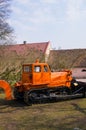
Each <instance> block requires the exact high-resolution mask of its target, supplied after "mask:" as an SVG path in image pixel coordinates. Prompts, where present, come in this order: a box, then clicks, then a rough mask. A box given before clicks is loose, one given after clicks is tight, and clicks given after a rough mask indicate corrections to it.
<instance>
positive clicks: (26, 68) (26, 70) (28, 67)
mask: <svg viewBox="0 0 86 130" xmlns="http://www.w3.org/2000/svg"><path fill="white" fill-rule="evenodd" d="M31 70H32V67H31V66H24V72H31Z"/></svg>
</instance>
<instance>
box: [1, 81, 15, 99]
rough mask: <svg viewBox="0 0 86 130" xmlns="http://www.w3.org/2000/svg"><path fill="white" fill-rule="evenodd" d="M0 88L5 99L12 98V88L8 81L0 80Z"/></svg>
mask: <svg viewBox="0 0 86 130" xmlns="http://www.w3.org/2000/svg"><path fill="white" fill-rule="evenodd" d="M0 88H2V89H3V90H4V92H5V95H6V97H5V99H6V100H12V99H13V98H12V90H11V87H10V85H9V83H8V82H6V81H5V80H0Z"/></svg>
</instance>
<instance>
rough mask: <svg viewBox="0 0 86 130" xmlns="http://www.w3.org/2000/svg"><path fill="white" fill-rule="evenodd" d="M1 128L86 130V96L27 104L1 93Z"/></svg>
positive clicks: (9, 129) (12, 129)
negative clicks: (10, 98) (6, 98)
mask: <svg viewBox="0 0 86 130" xmlns="http://www.w3.org/2000/svg"><path fill="white" fill-rule="evenodd" d="M0 130H86V98H82V99H75V100H71V101H62V102H55V103H45V104H33V105H32V106H27V105H26V104H24V103H23V102H18V101H15V100H12V101H6V100H5V99H4V98H3V94H0Z"/></svg>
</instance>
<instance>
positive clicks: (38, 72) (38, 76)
mask: <svg viewBox="0 0 86 130" xmlns="http://www.w3.org/2000/svg"><path fill="white" fill-rule="evenodd" d="M40 84H42V69H41V65H34V66H33V85H40Z"/></svg>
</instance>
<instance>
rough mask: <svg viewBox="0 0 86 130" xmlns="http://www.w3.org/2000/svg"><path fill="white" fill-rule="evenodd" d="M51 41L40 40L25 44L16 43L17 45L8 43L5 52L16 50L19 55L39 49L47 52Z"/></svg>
mask: <svg viewBox="0 0 86 130" xmlns="http://www.w3.org/2000/svg"><path fill="white" fill-rule="evenodd" d="M49 44H50V42H49V41H48V42H39V43H25V44H15V45H7V46H6V47H5V52H7V53H8V52H11V51H14V52H16V53H17V55H23V54H26V53H27V51H31V50H37V51H41V52H42V53H45V52H46V49H47V47H48V45H49Z"/></svg>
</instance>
